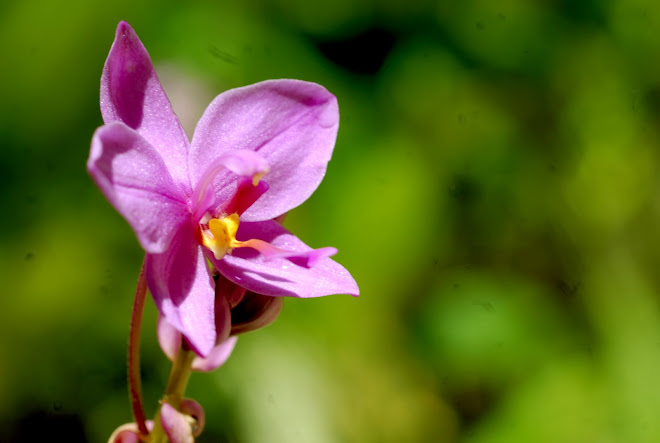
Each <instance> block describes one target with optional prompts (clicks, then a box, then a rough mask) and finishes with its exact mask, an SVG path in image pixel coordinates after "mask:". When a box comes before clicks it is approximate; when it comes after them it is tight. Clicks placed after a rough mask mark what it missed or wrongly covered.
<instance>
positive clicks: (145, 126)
mask: <svg viewBox="0 0 660 443" xmlns="http://www.w3.org/2000/svg"><path fill="white" fill-rule="evenodd" d="M101 114H102V115H103V121H105V123H110V122H114V121H120V122H123V123H125V124H126V125H128V126H129V127H131V128H133V129H135V130H137V131H138V132H139V133H140V135H142V137H144V138H145V139H146V140H147V141H148V142H149V143H151V145H153V146H154V147H155V148H156V149H157V150H158V152H160V154H161V156H162V157H163V160H164V161H165V164H166V165H167V168H168V169H169V171H170V173H171V174H172V177H173V178H174V181H175V183H177V185H179V186H180V187H181V189H182V190H183V191H184V192H188V193H189V192H190V179H189V177H188V138H187V137H186V134H185V132H184V131H183V129H182V128H181V124H180V123H179V119H178V118H177V116H176V115H174V112H173V111H172V105H171V104H170V101H169V100H168V98H167V96H166V95H165V92H163V88H162V87H161V84H160V81H159V80H158V76H157V75H156V71H155V70H154V67H153V65H152V63H151V58H150V57H149V54H148V53H147V50H146V49H145V48H144V45H142V42H141V41H140V39H139V38H138V36H137V34H136V33H135V31H134V30H133V28H131V26H130V25H129V24H128V23H126V22H120V23H119V25H118V26H117V32H116V34H115V41H114V42H113V44H112V47H111V48H110V53H109V54H108V58H107V60H106V61H105V66H104V68H103V75H102V77H101Z"/></svg>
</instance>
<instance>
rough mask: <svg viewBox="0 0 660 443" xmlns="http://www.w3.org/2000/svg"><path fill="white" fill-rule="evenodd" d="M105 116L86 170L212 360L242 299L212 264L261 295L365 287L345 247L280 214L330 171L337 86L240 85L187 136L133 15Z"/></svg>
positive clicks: (169, 306)
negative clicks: (341, 253)
mask: <svg viewBox="0 0 660 443" xmlns="http://www.w3.org/2000/svg"><path fill="white" fill-rule="evenodd" d="M101 113H102V116H103V121H104V123H105V125H104V126H101V127H100V128H98V129H97V130H96V132H95V133H94V136H93V139H92V144H91V151H90V156H89V160H88V162H87V168H88V171H89V173H90V175H91V176H92V178H93V179H94V181H95V182H96V184H97V185H98V186H99V188H100V189H101V191H102V192H103V194H104V195H105V197H106V198H107V199H108V200H109V201H110V203H111V204H112V205H113V206H114V207H115V208H116V209H117V211H118V212H119V213H120V214H121V215H122V216H123V217H124V218H125V219H126V220H127V222H128V223H129V225H130V226H131V227H132V229H133V231H134V232H135V234H136V236H137V239H138V241H139V243H140V245H141V246H142V248H143V249H144V250H145V252H146V256H145V257H146V258H145V277H146V282H147V286H148V288H149V291H150V292H151V294H152V296H153V299H154V301H155V303H156V306H157V307H158V310H159V312H160V314H161V316H162V318H163V319H164V320H165V321H166V322H167V324H169V325H171V327H172V328H174V329H175V330H176V331H178V332H179V333H180V334H182V336H183V337H184V338H185V340H186V343H187V344H188V345H189V346H190V348H191V349H192V350H193V351H195V353H196V354H198V355H199V356H200V357H202V358H206V357H209V356H210V354H211V351H212V350H213V348H214V347H215V346H216V345H221V344H222V343H223V342H224V341H225V340H226V339H227V337H228V334H229V333H230V332H231V327H230V326H229V327H228V326H227V325H226V324H229V325H231V321H230V320H229V319H230V318H231V311H230V310H231V308H232V306H231V304H230V303H229V302H226V303H225V302H222V301H220V302H217V303H216V295H215V282H214V279H213V272H219V273H220V275H221V276H222V278H224V279H226V280H227V281H229V282H231V283H233V284H234V285H236V286H238V287H240V288H243V289H244V291H243V294H245V293H246V291H247V293H248V294H257V295H259V296H261V297H281V296H290V297H300V298H306V297H319V296H325V295H330V294H351V295H355V296H357V295H358V294H359V290H358V287H357V284H356V283H355V280H354V279H353V278H352V277H351V275H350V274H349V273H348V271H347V270H346V269H345V268H344V267H342V266H341V265H339V264H338V263H337V262H335V261H333V260H332V259H330V258H329V257H330V256H331V255H333V254H334V253H336V251H337V250H336V249H335V248H329V247H328V248H320V249H312V248H310V247H309V246H307V245H306V244H305V243H303V242H302V241H301V240H300V239H298V238H297V237H296V236H295V235H293V234H291V233H290V232H289V231H287V230H286V229H285V228H284V227H282V226H281V224H280V223H278V222H277V221H275V219H276V218H277V217H279V216H282V215H283V214H285V213H286V212H287V211H289V210H291V209H293V208H295V207H296V206H298V205H300V204H301V203H303V202H304V201H305V200H306V199H307V198H308V197H309V196H310V195H311V194H312V193H313V192H314V190H316V188H317V187H318V185H319V183H320V182H321V180H322V179H323V176H324V175H325V171H326V167H327V163H328V161H329V160H330V157H331V154H332V150H333V148H334V144H335V139H336V135H337V129H338V126H339V111H338V107H337V100H336V98H335V97H334V96H333V95H332V94H331V93H329V92H328V91H327V90H326V89H325V88H323V87H322V86H320V85H318V84H315V83H309V82H304V81H299V80H269V81H264V82H261V83H257V84H254V85H250V86H245V87H242V88H237V89H232V90H229V91H227V92H224V93H222V94H220V95H219V96H217V97H216V98H215V99H214V100H213V101H212V102H211V104H210V105H209V106H208V108H207V109H206V111H205V112H204V114H203V116H202V117H201V119H200V121H199V123H198V125H197V127H196V129H195V131H194V134H193V137H192V141H189V140H188V138H187V136H186V134H185V133H184V131H183V129H182V127H181V124H180V123H179V120H178V118H177V117H176V115H175V114H174V112H173V110H172V107H171V105H170V102H169V100H168V98H167V96H166V95H165V93H164V91H163V89H162V87H161V84H160V82H159V80H158V77H157V75H156V72H155V70H154V67H153V64H152V62H151V59H150V57H149V55H148V53H147V51H146V49H145V47H144V46H143V44H142V42H141V41H140V40H139V38H138V37H137V35H136V33H135V31H134V30H133V29H132V28H131V27H130V26H129V25H128V24H127V23H125V22H121V23H119V26H118V27H117V32H116V35H115V40H114V43H113V45H112V48H111V49H110V54H109V55H108V58H107V60H106V62H105V66H104V69H103V74H102V78H101ZM207 261H208V262H210V264H211V266H212V268H213V269H210V268H209V266H208V264H207ZM278 312H279V311H278ZM218 320H220V321H218ZM227 322H229V323H227ZM231 346H233V345H231Z"/></svg>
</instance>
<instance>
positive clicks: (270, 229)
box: [213, 221, 359, 298]
mask: <svg viewBox="0 0 660 443" xmlns="http://www.w3.org/2000/svg"><path fill="white" fill-rule="evenodd" d="M237 238H238V239H239V240H246V239H249V238H256V239H259V240H263V241H266V242H268V243H270V244H272V245H273V246H275V247H278V248H281V249H286V250H290V251H295V252H298V253H300V254H301V255H303V254H304V253H305V252H309V251H312V248H310V247H309V246H307V245H306V244H304V243H303V242H302V241H301V240H300V239H299V238H298V237H296V236H294V235H293V234H291V233H290V232H289V231H287V230H286V229H284V228H283V227H282V226H281V225H280V224H278V223H277V222H274V221H265V222H256V223H241V225H240V227H239V229H238V233H237ZM213 264H214V265H215V266H216V268H217V269H218V271H220V272H221V273H222V275H224V276H225V277H226V278H227V279H229V280H231V281H233V282H234V283H236V284H237V285H240V286H243V287H244V288H246V289H248V290H249V291H252V292H256V293H258V294H263V295H271V296H290V297H302V298H307V297H320V296H324V295H330V294H351V295H356V296H357V295H359V289H358V287H357V283H355V280H354V279H353V277H351V274H349V273H348V271H347V270H346V269H345V268H344V267H343V266H341V265H340V264H339V263H337V262H335V261H334V260H332V259H330V258H327V257H324V258H320V259H318V262H317V263H316V264H315V266H314V267H311V268H308V267H305V266H299V265H297V264H295V259H287V258H279V257H278V258H272V259H268V258H266V257H264V256H263V255H261V254H259V252H257V251H255V250H253V249H250V248H239V249H234V250H233V251H232V253H231V254H227V255H225V256H224V257H223V258H222V260H213Z"/></svg>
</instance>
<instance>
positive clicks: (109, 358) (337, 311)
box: [0, 0, 660, 443]
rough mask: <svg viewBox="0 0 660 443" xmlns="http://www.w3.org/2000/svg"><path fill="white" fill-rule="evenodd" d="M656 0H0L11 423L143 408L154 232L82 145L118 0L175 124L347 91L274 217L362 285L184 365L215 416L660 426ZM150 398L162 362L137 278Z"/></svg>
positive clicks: (62, 431)
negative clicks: (200, 362) (282, 86)
mask: <svg viewBox="0 0 660 443" xmlns="http://www.w3.org/2000/svg"><path fill="white" fill-rule="evenodd" d="M659 5H660V4H658V3H657V2H653V1H650V0H648V1H644V0H631V1H625V2H624V1H620V2H617V1H611V2H599V1H580V2H577V1H571V0H555V1H515V0H509V1H490V0H464V1H455V2H442V1H430V0H428V1H426V0H407V1H402V0H384V1H367V0H336V1H334V2H327V3H316V2H309V1H307V0H298V1H295V0H290V1H282V2H278V1H275V0H271V1H268V0H262V1H258V0H248V1H243V2H238V1H236V2H211V1H206V2H190V3H189V4H187V5H184V4H183V2H175V1H159V2H156V1H152V2H141V3H139V4H138V3H137V2H129V1H113V2H105V3H96V2H87V1H79V2H51V1H49V0H48V1H47V0H27V1H21V2H18V1H6V2H3V3H2V4H1V5H0V43H2V46H1V47H2V50H1V51H2V57H1V60H2V61H1V62H0V63H1V64H0V68H1V69H0V193H1V194H0V195H1V196H2V217H0V278H1V282H2V284H1V285H0V297H1V298H0V399H1V400H0V441H3V442H4V441H8V442H13V441H61V440H62V439H66V438H68V441H72V442H78V441H81V442H82V441H91V442H102V441H105V440H106V439H107V437H108V436H109V434H110V433H111V432H112V430H113V429H114V428H115V427H117V426H118V425H120V424H121V423H124V422H128V421H131V415H130V410H129V403H128V397H127V393H126V381H125V353H126V351H125V349H126V342H127V334H128V323H129V317H130V310H131V304H132V296H133V292H134V288H135V282H136V279H137V274H138V271H139V266H140V263H141V260H142V252H141V250H140V247H139V245H138V243H137V241H136V239H135V236H134V235H133V233H132V232H131V230H130V228H129V227H128V225H127V224H126V223H125V222H124V221H123V219H122V218H121V217H120V216H119V215H118V214H117V213H115V211H114V210H113V209H112V207H111V206H110V205H109V204H108V203H107V202H106V201H105V199H104V198H103V196H102V195H101V193H100V191H99V190H98V189H97V188H96V187H95V185H94V184H93V183H92V181H91V179H90V178H89V177H88V175H87V173H86V170H85V162H86V159H87V155H88V150H89V143H90V139H91V136H92V133H93V132H94V130H95V129H96V128H97V127H98V126H100V125H101V124H102V120H101V117H100V112H99V109H98V106H99V105H98V93H99V78H100V75H101V70H102V67H103V63H104V61H105V58H106V56H107V53H108V50H109V48H110V45H111V43H112V40H113V38H114V32H115V27H116V25H117V23H118V21H119V20H126V21H128V22H129V23H130V24H131V25H132V26H133V27H134V28H135V30H136V31H137V33H138V35H139V36H140V38H141V39H142V41H143V43H144V44H145V46H146V47H147V49H148V50H149V52H150V54H151V56H152V58H153V60H154V63H155V66H156V70H157V72H158V74H159V76H160V78H161V81H162V83H163V85H164V88H165V90H166V92H167V93H168V95H169V96H170V98H171V100H172V102H173V106H174V109H175V111H176V112H177V114H178V115H179V116H180V117H181V119H182V121H183V122H184V126H185V127H186V130H187V131H189V134H191V131H192V130H193V128H194V125H195V121H196V119H197V118H198V117H199V116H200V115H201V113H202V112H203V110H204V108H205V107H206V105H207V104H208V103H209V102H210V101H211V100H212V98H213V97H214V96H215V95H217V94H218V93H220V92H222V91H224V90H227V89H229V88H233V87H238V86H243V85H246V84H250V83H254V82H257V81H261V80H265V79H269V78H298V79H303V80H309V81H315V82H318V83H321V84H323V85H324V86H326V87H327V88H328V89H329V90H330V91H331V92H333V93H334V94H335V95H336V96H337V97H338V100H339V105H340V111H341V125H340V130H339V137H338V140H337V145H336V149H335V152H334V157H333V160H332V161H331V163H330V166H329V169H328V173H327V175H326V178H325V180H324V182H323V183H322V185H321V186H320V188H319V189H318V191H317V192H316V193H315V194H314V195H313V196H312V198H310V200H309V201H307V202H306V203H305V204H303V205H302V206H301V207H299V208H297V209H295V210H294V211H292V212H291V213H290V214H289V217H288V218H287V220H286V226H287V227H288V228H289V229H291V230H292V231H293V232H294V233H296V234H297V235H298V236H299V237H300V238H302V239H303V240H304V241H306V242H307V243H308V244H309V245H311V246H313V247H321V246H326V245H333V246H336V247H337V248H338V249H339V251H340V252H339V254H338V255H337V256H336V259H337V261H339V262H340V263H342V264H343V265H344V266H346V268H348V269H349V270H350V271H351V273H352V274H353V276H354V277H355V279H356V280H357V281H358V283H359V285H360V289H361V296H360V297H359V298H352V297H349V296H346V295H344V296H341V295H338V296H331V297H326V298H321V299H308V300H294V299H287V300H285V303H284V309H283V312H282V314H281V316H280V318H279V319H278V320H277V321H276V322H275V323H274V324H273V325H271V326H269V327H268V328H266V329H263V330H259V331H256V332H252V333H249V334H246V335H245V336H242V337H241V338H240V339H239V342H238V346H237V348H236V350H235V352H234V354H233V356H232V357H231V358H230V360H229V361H228V362H227V364H226V365H225V366H223V367H222V368H220V369H218V370H217V371H215V372H213V373H210V374H195V375H194V376H193V378H192V380H191V384H190V386H189V389H188V395H189V396H190V397H193V398H195V399H196V400H198V401H199V402H200V403H201V404H202V405H203V407H204V408H205V410H206V415H207V427H206V430H205V432H204V433H203V434H202V437H201V438H200V439H199V441H206V442H222V441H229V442H275V443H277V442H311V443H317V442H318V443H324V442H329V443H332V442H466V443H481V442H504V441H506V442H549V443H554V442H608V443H609V442H657V441H660V421H658V417H659V416H660V382H659V381H658V374H660V310H659V307H660V303H659V301H660V300H659V294H660V292H659V291H660V278H659V274H658V272H657V268H658V265H659V264H660V238H659V231H658V220H659V219H660V194H659V192H658V189H659V188H658V174H657V172H658V165H660V158H659V156H660V138H659V135H660V134H659V132H658V128H659V127H660V125H659V123H660V34H659V33H658V29H660V6H659ZM145 315H146V317H145V330H144V334H143V341H142V345H143V353H142V364H143V381H144V390H145V402H146V405H147V412H148V414H149V415H151V414H153V412H154V410H155V407H156V403H157V399H158V398H159V396H160V394H161V393H162V391H163V388H164V384H165V381H166V378H167V374H168V371H169V363H168V361H167V360H166V358H165V357H164V356H163V355H162V353H161V351H160V349H159V347H158V345H157V342H156V340H155V316H156V314H155V308H154V307H153V303H151V301H150V302H149V305H148V307H147V312H146V314H145Z"/></svg>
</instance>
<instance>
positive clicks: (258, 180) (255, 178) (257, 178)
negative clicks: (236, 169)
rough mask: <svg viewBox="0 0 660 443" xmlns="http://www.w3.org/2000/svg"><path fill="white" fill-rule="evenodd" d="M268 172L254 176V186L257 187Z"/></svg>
mask: <svg viewBox="0 0 660 443" xmlns="http://www.w3.org/2000/svg"><path fill="white" fill-rule="evenodd" d="M267 173H268V172H267V171H266V172H258V173H256V174H254V175H253V176H252V186H257V185H258V184H259V182H260V181H261V179H262V178H264V176H265V175H266V174H267Z"/></svg>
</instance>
